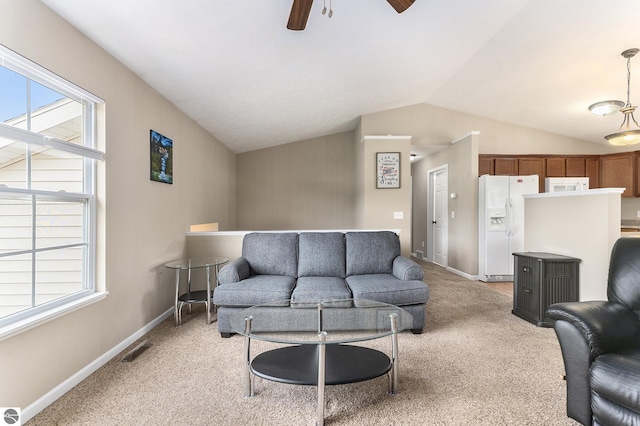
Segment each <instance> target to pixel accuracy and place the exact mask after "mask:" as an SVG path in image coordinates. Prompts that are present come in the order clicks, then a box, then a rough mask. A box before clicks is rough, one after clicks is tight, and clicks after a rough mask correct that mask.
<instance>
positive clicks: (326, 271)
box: [298, 232, 346, 278]
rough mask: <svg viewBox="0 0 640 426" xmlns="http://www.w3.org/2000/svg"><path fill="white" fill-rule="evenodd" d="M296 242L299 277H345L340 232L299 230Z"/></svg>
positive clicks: (343, 249)
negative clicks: (297, 246)
mask: <svg viewBox="0 0 640 426" xmlns="http://www.w3.org/2000/svg"><path fill="white" fill-rule="evenodd" d="M298 244H299V260H298V276H299V277H339V278H344V277H345V268H346V267H345V263H346V258H345V244H344V234H343V233H342V232H301V233H300V237H299V240H298Z"/></svg>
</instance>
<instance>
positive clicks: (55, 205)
mask: <svg viewBox="0 0 640 426" xmlns="http://www.w3.org/2000/svg"><path fill="white" fill-rule="evenodd" d="M102 102H103V101H102V100H100V99H99V98H97V97H95V96H94V95H92V94H90V93H88V92H85V91H84V90H82V89H80V88H77V87H75V86H74V85H72V84H71V83H69V82H68V81H66V80H63V79H62V78H60V77H58V76H56V75H54V74H52V73H50V72H49V71H47V70H45V69H43V68H41V67H39V66H38V65H36V64H33V63H32V62H30V61H28V60H27V59H25V58H22V57H21V56H19V55H17V54H15V53H14V52H12V51H10V50H8V49H6V48H4V47H2V46H0V327H1V326H4V325H8V324H11V323H14V322H16V321H20V320H23V319H25V318H28V317H30V316H33V315H37V314H40V313H43V312H47V310H49V309H53V308H57V307H59V306H62V305H64V304H66V303H69V302H72V301H75V300H78V299H80V298H82V297H86V296H88V295H91V294H93V293H94V292H95V276H94V270H93V265H95V244H96V242H95V238H94V235H95V217H96V214H95V205H96V203H95V194H94V192H93V191H94V188H95V186H96V185H95V166H96V164H95V163H96V161H98V160H101V159H103V157H104V154H103V153H102V152H101V151H97V150H95V148H94V147H95V128H96V127H95V122H96V117H95V111H96V106H97V104H99V103H102Z"/></svg>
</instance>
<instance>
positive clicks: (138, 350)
mask: <svg viewBox="0 0 640 426" xmlns="http://www.w3.org/2000/svg"><path fill="white" fill-rule="evenodd" d="M150 346H151V343H149V342H147V341H146V340H145V341H144V342H142V343H140V344H139V345H138V346H136V347H135V348H133V349H131V350H130V351H129V352H127V354H126V355H125V356H123V357H122V359H121V360H120V361H121V362H131V361H133V360H134V359H136V358H138V357H139V356H140V355H142V353H143V352H144V351H146V350H147V349H149V347H150Z"/></svg>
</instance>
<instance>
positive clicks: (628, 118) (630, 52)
mask: <svg viewBox="0 0 640 426" xmlns="http://www.w3.org/2000/svg"><path fill="white" fill-rule="evenodd" d="M636 53H638V49H627V50H625V51H624V52H622V56H623V57H624V58H626V59H627V103H626V105H625V106H624V107H622V108H620V112H621V113H622V114H623V115H624V118H623V120H622V124H621V125H620V128H619V129H618V131H617V132H616V133H612V134H610V135H607V136H605V137H604V138H605V139H606V140H607V141H609V143H610V144H611V145H616V146H629V145H635V144H637V143H640V125H639V124H638V122H637V121H636V119H635V117H634V116H633V112H634V111H635V110H636V107H635V106H633V105H631V65H630V64H631V58H633V57H634V56H635V55H636ZM632 121H633V122H634V123H635V127H634V128H632V127H631V122H632Z"/></svg>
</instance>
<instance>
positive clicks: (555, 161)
mask: <svg viewBox="0 0 640 426" xmlns="http://www.w3.org/2000/svg"><path fill="white" fill-rule="evenodd" d="M565 161H566V159H565V158H564V157H549V158H547V164H546V166H547V168H546V173H545V174H546V177H565V176H566V173H567V169H566V164H565Z"/></svg>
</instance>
